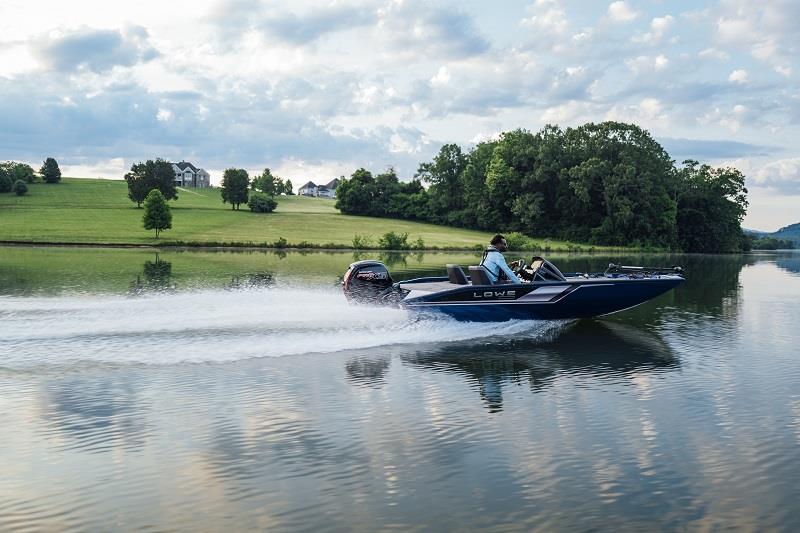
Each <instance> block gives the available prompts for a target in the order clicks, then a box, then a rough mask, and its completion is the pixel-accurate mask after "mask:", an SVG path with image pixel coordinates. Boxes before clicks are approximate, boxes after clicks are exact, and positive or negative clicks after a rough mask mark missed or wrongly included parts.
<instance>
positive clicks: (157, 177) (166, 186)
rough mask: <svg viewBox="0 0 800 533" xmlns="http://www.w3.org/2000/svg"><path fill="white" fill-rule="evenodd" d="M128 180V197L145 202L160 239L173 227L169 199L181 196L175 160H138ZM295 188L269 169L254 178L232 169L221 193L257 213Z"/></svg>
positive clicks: (146, 221)
mask: <svg viewBox="0 0 800 533" xmlns="http://www.w3.org/2000/svg"><path fill="white" fill-rule="evenodd" d="M125 181H126V182H127V184H128V198H129V199H130V200H131V201H132V202H134V203H136V207H137V208H138V207H142V204H144V215H143V216H142V224H143V226H144V228H145V229H148V230H150V229H152V230H155V232H156V238H158V234H159V233H160V232H161V231H163V230H165V229H170V228H171V227H172V212H171V210H170V207H169V204H168V203H167V201H168V200H177V199H178V189H177V187H176V185H175V172H174V170H173V168H172V163H170V162H169V161H166V160H164V159H160V158H159V159H155V160H152V159H148V160H147V161H144V162H139V163H135V164H133V165H132V166H131V170H130V172H128V173H126V174H125ZM292 189H293V186H292V181H291V180H289V179H287V180H286V181H284V180H283V179H282V178H280V177H278V176H274V175H273V174H272V172H271V171H270V169H268V168H265V169H264V171H263V172H262V173H261V175H259V176H257V177H256V178H254V179H253V180H251V179H250V176H249V174H248V173H247V171H246V170H244V169H242V168H229V169H227V170H226V171H225V174H224V175H223V177H222V187H221V196H222V202H223V203H229V204H231V209H234V210H237V211H238V210H239V206H240V205H241V204H247V206H248V207H249V208H250V211H252V212H254V213H269V212H272V211H274V210H275V208H276V207H277V206H278V202H277V201H276V200H275V196H277V195H281V194H286V195H293V194H294V191H293V190H292Z"/></svg>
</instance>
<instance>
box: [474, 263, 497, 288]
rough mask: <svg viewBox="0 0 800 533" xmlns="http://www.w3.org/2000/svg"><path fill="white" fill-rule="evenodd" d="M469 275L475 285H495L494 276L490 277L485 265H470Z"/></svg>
mask: <svg viewBox="0 0 800 533" xmlns="http://www.w3.org/2000/svg"><path fill="white" fill-rule="evenodd" d="M469 277H470V279H471V280H472V284H473V285H494V283H492V278H490V277H489V272H488V271H487V270H486V267H485V266H483V265H478V266H471V267H469Z"/></svg>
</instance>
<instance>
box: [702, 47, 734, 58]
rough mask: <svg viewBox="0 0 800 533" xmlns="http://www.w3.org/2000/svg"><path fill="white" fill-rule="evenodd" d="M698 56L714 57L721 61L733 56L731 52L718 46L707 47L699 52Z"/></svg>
mask: <svg viewBox="0 0 800 533" xmlns="http://www.w3.org/2000/svg"><path fill="white" fill-rule="evenodd" d="M697 56H698V57H701V58H703V59H708V58H712V59H717V60H719V61H728V60H729V59H730V58H731V56H730V54H728V53H727V52H724V51H722V50H718V49H716V48H705V49H703V50H701V51H700V52H698V54H697Z"/></svg>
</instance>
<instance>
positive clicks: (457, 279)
mask: <svg viewBox="0 0 800 533" xmlns="http://www.w3.org/2000/svg"><path fill="white" fill-rule="evenodd" d="M447 277H448V278H449V279H450V283H454V284H455V285H466V284H467V283H468V282H467V275H466V274H464V271H463V270H462V269H461V267H460V266H458V265H447Z"/></svg>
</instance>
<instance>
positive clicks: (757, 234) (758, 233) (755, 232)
mask: <svg viewBox="0 0 800 533" xmlns="http://www.w3.org/2000/svg"><path fill="white" fill-rule="evenodd" d="M742 232H744V234H745V235H753V236H755V237H759V238H760V237H763V236H764V235H767V234H768V233H769V232H768V231H761V230H760V229H748V228H742Z"/></svg>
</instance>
